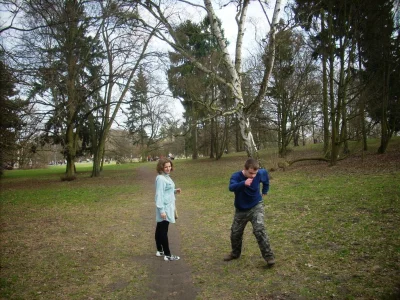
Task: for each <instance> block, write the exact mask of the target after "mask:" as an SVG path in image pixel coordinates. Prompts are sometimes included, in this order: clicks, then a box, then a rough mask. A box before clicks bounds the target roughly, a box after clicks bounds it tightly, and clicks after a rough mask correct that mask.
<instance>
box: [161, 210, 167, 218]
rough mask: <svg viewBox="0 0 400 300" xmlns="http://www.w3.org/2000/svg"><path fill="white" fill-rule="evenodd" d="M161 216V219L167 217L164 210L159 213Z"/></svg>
mask: <svg viewBox="0 0 400 300" xmlns="http://www.w3.org/2000/svg"><path fill="white" fill-rule="evenodd" d="M161 218H162V219H163V220H166V219H167V214H166V213H165V212H163V213H161Z"/></svg>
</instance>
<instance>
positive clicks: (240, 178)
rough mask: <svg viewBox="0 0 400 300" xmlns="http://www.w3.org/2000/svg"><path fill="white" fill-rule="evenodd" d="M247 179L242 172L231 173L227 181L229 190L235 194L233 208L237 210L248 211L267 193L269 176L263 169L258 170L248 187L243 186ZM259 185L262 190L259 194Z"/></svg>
mask: <svg viewBox="0 0 400 300" xmlns="http://www.w3.org/2000/svg"><path fill="white" fill-rule="evenodd" d="M246 179H247V177H245V176H244V175H243V172H242V171H239V172H236V173H233V175H232V177H231V179H230V181H229V190H230V191H231V192H234V193H235V207H236V208H237V209H239V210H248V209H250V208H252V207H254V206H256V205H257V204H258V203H259V202H260V201H262V195H266V194H267V193H268V191H269V176H268V172H267V170H265V169H258V172H257V175H256V176H255V177H254V179H253V182H252V183H251V185H250V186H245V184H244V183H245V181H246ZM260 185H262V190H261V193H262V195H261V193H260Z"/></svg>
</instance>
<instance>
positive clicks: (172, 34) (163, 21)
mask: <svg viewBox="0 0 400 300" xmlns="http://www.w3.org/2000/svg"><path fill="white" fill-rule="evenodd" d="M250 2H251V1H250V0H243V1H232V2H231V3H232V4H235V5H236V9H237V13H236V15H235V16H232V17H234V18H235V20H236V23H237V39H236V43H235V51H234V52H235V53H234V55H233V57H232V55H231V54H230V52H229V50H228V43H227V42H226V40H225V38H224V37H223V34H222V30H223V29H222V28H221V23H220V21H219V19H218V17H217V15H216V13H215V11H214V4H213V3H212V1H211V0H204V3H203V5H200V4H194V3H191V2H189V1H185V0H176V1H167V2H165V1H143V2H142V1H140V2H139V5H140V6H141V7H142V9H144V10H146V11H147V12H148V13H149V18H142V19H141V21H142V22H143V24H144V26H145V27H147V28H148V29H149V30H155V35H156V36H157V37H158V38H159V39H160V40H162V41H163V42H166V43H167V44H168V45H169V46H170V47H172V48H173V49H174V50H175V51H177V52H179V53H180V54H181V55H183V56H184V57H185V58H187V59H189V60H190V61H191V62H192V63H193V64H194V65H195V66H196V67H197V68H198V69H200V70H202V71H203V72H205V73H206V74H208V75H209V76H210V77H212V78H214V79H215V80H217V81H218V82H219V83H221V84H223V85H225V86H226V87H227V89H228V90H229V92H230V94H231V95H232V97H233V98H234V101H233V103H234V105H233V106H232V107H231V108H230V109H221V108H219V107H212V109H213V110H214V112H215V114H216V115H222V116H224V115H231V114H236V115H237V117H238V120H239V125H240V132H241V137H242V139H243V142H244V145H245V149H246V151H247V154H248V156H249V157H256V158H257V157H258V149H257V147H256V144H255V142H254V138H253V134H252V130H251V128H250V118H251V117H252V113H253V112H254V111H255V110H256V109H257V108H258V107H259V106H260V105H261V103H262V100H263V98H264V96H265V94H266V91H267V87H268V81H269V78H270V76H271V73H272V68H273V65H274V56H275V34H276V30H277V29H276V25H277V22H278V18H279V13H280V10H281V1H280V0H276V1H275V5H274V8H273V14H272V19H271V20H270V19H269V18H268V15H267V13H266V9H267V4H266V2H265V1H257V2H256V1H252V4H251V5H260V6H261V10H262V11H263V12H264V15H265V18H266V19H267V21H268V23H269V26H270V30H269V33H268V35H267V37H266V38H265V41H267V42H264V43H265V44H264V55H263V64H264V70H263V76H262V79H261V81H260V83H259V89H258V93H257V95H256V96H255V97H254V98H253V99H252V100H251V101H249V102H246V103H245V102H244V99H243V92H242V72H243V70H242V47H243V38H244V34H245V29H246V18H247V12H248V7H249V5H250ZM179 6H181V7H183V8H184V9H185V7H186V9H189V8H190V9H198V10H199V11H200V12H204V13H205V14H206V15H207V16H208V18H209V21H210V24H211V34H212V35H213V36H214V38H216V40H217V42H218V45H219V47H220V51H221V52H222V61H223V63H224V64H225V68H226V69H227V70H228V72H227V75H226V76H224V77H222V76H221V75H219V74H217V73H216V72H215V71H213V70H212V69H210V68H208V67H207V66H205V65H204V64H202V63H201V62H200V61H198V60H197V59H196V58H195V57H194V56H193V55H191V54H190V53H189V52H188V51H187V50H185V47H184V46H183V45H181V43H180V39H179V38H178V36H177V32H176V25H177V24H179V22H182V19H181V18H182V17H183V15H182V14H180V13H179V11H177V10H176V7H179ZM177 20H178V21H177ZM160 25H162V26H160ZM157 26H158V27H157Z"/></svg>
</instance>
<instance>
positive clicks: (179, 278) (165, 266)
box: [135, 167, 197, 300]
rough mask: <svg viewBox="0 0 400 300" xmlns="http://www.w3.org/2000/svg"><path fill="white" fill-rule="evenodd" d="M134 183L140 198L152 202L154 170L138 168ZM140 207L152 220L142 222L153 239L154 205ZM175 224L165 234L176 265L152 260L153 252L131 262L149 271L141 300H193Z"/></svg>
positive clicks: (189, 276)
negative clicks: (146, 290)
mask: <svg viewBox="0 0 400 300" xmlns="http://www.w3.org/2000/svg"><path fill="white" fill-rule="evenodd" d="M137 174H138V180H139V182H140V184H141V185H142V186H143V188H144V189H143V195H142V196H143V197H144V198H147V199H153V198H154V180H155V176H156V173H155V170H150V169H148V168H146V167H141V168H140V169H139V170H138V173H137ZM145 203H146V204H145V207H143V210H144V212H143V214H144V215H146V216H152V217H151V218H146V219H147V220H146V221H145V222H146V223H148V224H146V227H147V228H151V229H150V230H149V234H150V235H151V236H152V237H153V236H154V231H155V226H156V224H155V212H154V210H155V208H154V201H146V202H145ZM179 226H180V225H179V223H176V224H171V225H170V227H169V232H168V239H169V243H170V248H171V251H172V253H173V254H175V255H178V256H180V257H181V259H180V260H179V261H174V262H168V261H164V259H163V257H156V256H155V253H156V248H155V245H154V249H153V250H154V251H152V252H150V253H147V254H146V255H143V256H141V257H135V260H140V261H141V262H142V263H144V264H146V265H147V266H148V267H149V270H150V274H152V275H151V276H152V278H151V285H150V289H151V292H150V294H149V295H146V296H145V298H144V299H149V300H150V299H157V300H165V299H179V300H193V299H195V298H196V295H197V292H196V289H195V287H194V285H193V280H192V274H191V270H190V268H189V266H188V265H187V264H186V261H185V257H184V256H183V255H182V253H181V251H180V235H179Z"/></svg>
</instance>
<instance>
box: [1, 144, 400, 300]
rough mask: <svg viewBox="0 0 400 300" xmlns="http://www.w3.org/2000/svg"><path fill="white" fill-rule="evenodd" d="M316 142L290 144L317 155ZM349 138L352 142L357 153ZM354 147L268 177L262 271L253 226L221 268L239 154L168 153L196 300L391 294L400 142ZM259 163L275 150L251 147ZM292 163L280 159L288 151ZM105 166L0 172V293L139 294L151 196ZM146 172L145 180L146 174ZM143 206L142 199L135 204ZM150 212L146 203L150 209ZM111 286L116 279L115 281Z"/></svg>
mask: <svg viewBox="0 0 400 300" xmlns="http://www.w3.org/2000/svg"><path fill="white" fill-rule="evenodd" d="M320 146H321V145H311V146H307V147H301V148H299V149H296V150H294V151H293V152H292V153H291V154H290V155H291V157H292V158H294V157H299V156H315V155H314V154H315V153H318V151H319V150H320ZM356 148H357V145H354V150H356ZM376 149H377V144H376V143H373V144H371V146H370V151H371V152H370V153H367V154H365V155H364V156H362V155H361V153H358V154H357V155H355V156H354V157H351V158H349V159H346V160H343V161H340V162H339V163H338V165H337V166H334V167H329V166H328V165H327V164H326V163H324V162H318V161H306V162H300V163H296V164H294V165H292V166H290V167H289V168H287V169H286V170H285V171H282V170H278V171H275V172H270V175H271V188H270V193H269V195H268V196H267V198H266V199H265V206H266V227H267V231H268V234H269V236H270V241H271V246H272V248H273V250H274V252H275V255H276V260H277V264H276V266H275V267H274V268H272V269H266V268H265V263H264V262H263V260H262V258H261V255H260V251H259V249H258V246H257V243H256V240H255V238H254V236H253V234H252V228H251V224H249V225H248V226H247V228H246V231H245V235H244V242H243V246H244V248H243V252H242V257H241V258H240V259H239V260H235V261H232V262H229V263H226V262H223V261H222V258H223V256H224V255H225V254H227V253H228V252H229V250H230V241H229V234H230V226H231V222H232V217H233V195H232V193H230V192H229V191H228V182H229V178H230V175H231V174H232V173H233V172H235V171H238V170H241V169H242V167H243V164H244V161H245V159H246V157H245V154H244V153H238V154H229V155H226V156H224V157H223V158H222V159H221V160H219V161H215V160H211V159H199V160H196V161H193V160H176V161H175V171H174V172H173V174H172V177H173V179H174V181H175V183H176V185H177V186H178V187H181V188H182V191H183V192H182V194H181V195H179V196H178V199H177V206H178V209H179V215H180V216H179V220H178V223H177V224H176V226H177V230H178V231H179V233H180V237H181V249H180V254H181V255H182V256H185V258H186V261H187V263H188V264H189V265H190V267H191V269H192V276H193V280H194V284H195V286H196V287H197V288H198V290H199V294H198V299H399V298H400V231H399V228H400V215H399V212H400V139H399V138H397V139H395V140H394V141H393V142H392V144H391V145H390V148H389V151H388V153H387V154H385V155H376V154H374V152H376ZM261 157H262V159H263V161H264V162H265V166H266V167H267V168H271V167H275V166H276V163H277V161H278V158H277V155H276V154H275V153H273V152H272V151H261ZM289 159H290V158H289ZM139 167H140V168H149V169H151V170H153V171H154V168H155V163H154V162H146V163H135V164H126V165H109V166H108V165H106V166H105V170H104V172H103V173H102V176H101V177H100V178H90V170H91V166H90V165H85V164H82V165H81V164H77V171H78V176H77V177H78V179H77V180H75V181H72V182H65V181H61V180H60V178H61V176H62V175H63V174H62V173H63V170H64V169H63V168H62V167H56V166H54V167H49V168H48V169H44V170H13V171H7V172H6V173H5V176H4V178H3V179H2V180H1V199H0V200H1V215H0V222H1V236H0V238H1V239H0V243H1V244H0V245H1V249H0V250H1V274H0V297H1V299H142V298H143V295H146V293H147V292H148V284H149V282H150V280H151V274H150V270H148V269H147V267H146V265H145V264H142V263H141V261H140V260H137V259H132V257H135V256H143V255H145V254H147V253H149V251H153V250H154V249H153V248H154V245H153V244H154V241H153V232H149V228H148V227H146V225H145V224H144V223H143V222H142V220H143V218H151V220H153V219H154V215H153V214H151V215H149V216H143V210H142V209H141V208H142V206H144V205H146V206H149V205H150V206H152V205H154V204H153V195H152V193H153V191H152V190H150V191H149V186H150V188H151V187H152V184H153V182H151V183H149V185H148V186H145V185H143V184H142V183H143V182H142V181H140V180H139V179H140V172H139V171H138V168H139ZM155 175H156V174H155V171H154V177H155ZM144 202H146V203H145V204H144ZM151 212H153V210H151ZM116 282H118V284H117V285H116Z"/></svg>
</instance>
